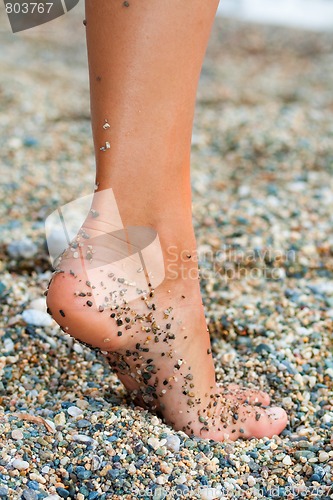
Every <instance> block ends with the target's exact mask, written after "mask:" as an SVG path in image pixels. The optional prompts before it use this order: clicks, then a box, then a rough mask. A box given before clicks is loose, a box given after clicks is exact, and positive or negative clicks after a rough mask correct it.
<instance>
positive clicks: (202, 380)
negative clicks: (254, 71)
mask: <svg viewBox="0 0 333 500" xmlns="http://www.w3.org/2000/svg"><path fill="white" fill-rule="evenodd" d="M126 5H127V4H126ZM216 7H217V2H216V1H215V0H210V1H209V2H202V0H192V1H191V5H190V6H189V5H188V3H187V2H184V1H181V0H170V1H168V2H161V1H155V2H134V1H133V2H129V6H127V7H126V6H125V3H123V2H122V1H119V3H118V2H115V1H114V2H110V1H109V0H99V2H98V4H97V3H96V2H93V0H87V1H86V10H87V42H88V56H89V70H90V86H91V109H92V126H93V137H94V143H95V151H96V164H97V173H96V183H97V194H99V193H100V194H102V203H99V201H98V199H97V198H96V204H97V206H98V212H99V215H98V216H97V217H96V216H95V217H91V216H90V217H88V218H87V220H86V223H85V227H84V230H85V231H86V232H88V233H89V234H90V236H92V237H94V236H97V237H98V236H99V235H101V234H103V233H104V234H107V233H108V231H109V230H110V228H111V226H112V224H113V222H114V216H115V214H114V207H113V204H112V203H111V200H110V202H108V196H107V193H108V191H107V190H108V189H112V190H113V193H114V195H115V199H116V201H117V205H118V208H119V211H120V214H121V218H122V221H123V224H124V225H125V226H147V227H152V228H154V229H155V230H156V231H157V233H158V235H159V239H160V243H161V247H162V252H163V255H164V262H165V271H166V277H165V280H164V282H163V283H162V284H161V285H160V286H159V287H158V288H157V289H156V290H155V291H153V290H151V289H150V290H149V293H148V294H147V295H145V296H142V297H140V298H139V297H138V299H137V300H135V301H132V302H131V303H126V301H123V302H122V304H121V305H119V304H118V305H117V308H115V312H113V313H111V314H110V312H111V311H110V309H109V310H104V306H103V307H102V310H101V312H102V314H101V313H100V312H99V311H98V310H94V308H92V307H90V305H91V304H92V301H91V300H87V296H88V295H89V292H91V290H90V287H91V284H89V285H87V284H86V282H87V280H86V279H85V272H84V270H83V269H80V265H81V263H80V262H78V261H77V260H76V261H75V259H73V255H72V254H70V256H69V257H67V259H66V262H67V264H66V263H65V262H63V270H64V271H69V269H70V270H71V271H72V272H71V273H68V272H65V273H62V274H60V275H58V276H56V278H55V280H54V281H53V283H52V285H51V287H50V290H49V296H48V304H49V307H50V309H51V311H52V313H53V315H54V317H55V319H56V320H57V321H58V323H59V324H61V325H62V326H63V327H65V328H66V331H68V333H70V334H72V335H74V336H76V337H77V338H79V339H81V340H83V341H85V342H88V343H89V344H93V345H95V346H97V347H99V348H101V349H102V350H103V351H105V352H106V353H107V356H108V357H109V359H110V363H111V366H113V368H114V369H115V370H116V371H117V372H118V374H119V376H120V378H121V380H123V382H124V383H125V385H126V386H127V387H128V388H129V389H132V390H133V389H134V390H135V391H139V392H140V394H141V396H142V398H143V400H144V401H145V402H146V403H147V404H148V405H149V406H150V407H152V408H155V409H157V410H159V411H161V412H162V413H163V415H164V417H165V418H166V420H167V421H168V422H170V423H172V425H173V426H174V427H175V428H177V429H183V430H184V431H185V432H188V433H194V434H197V435H199V434H201V435H203V436H204V437H211V438H214V439H219V440H222V439H224V438H225V437H226V435H227V436H229V437H230V438H231V439H235V438H237V437H251V436H258V437H260V436H264V435H273V434H277V433H279V432H280V431H281V430H282V429H283V428H284V426H285V424H286V416H285V414H284V413H283V411H282V410H280V411H277V410H276V413H275V417H274V418H272V417H269V415H268V413H269V412H268V411H266V410H264V409H263V408H260V406H258V405H257V403H259V404H260V403H261V404H264V405H265V404H268V402H269V398H268V397H267V395H265V394H262V393H260V392H259V391H257V392H256V391H252V392H251V391H242V390H240V389H237V388H235V387H228V388H224V389H221V388H218V387H217V386H216V383H215V375H214V367H213V361H212V356H211V351H210V341H209V335H208V333H207V328H206V324H205V318H204V313H203V309H202V303H201V298H200V290H199V284H198V280H197V279H193V276H194V275H195V273H196V270H197V264H196V262H195V260H194V259H193V258H191V256H193V255H194V254H195V239H194V234H193V227H192V221H191V217H192V216H191V190H190V145H191V133H192V122H193V115H194V105H195V94H196V88H197V83H198V78H199V74H200V70H201V65H202V60H203V56H204V53H205V49H206V45H207V41H208V37H209V32H210V29H211V25H212V22H213V18H214V14H215V10H216ZM103 193H106V196H104V195H103ZM97 239H98V238H97ZM107 241H110V239H109V238H108V239H107ZM81 244H82V245H84V244H85V243H84V242H83V243H81ZM110 245H111V246H112V245H113V243H112V242H111V243H110V244H109V243H106V239H103V244H102V245H100V246H101V247H103V250H105V247H108V246H110ZM171 249H172V252H171V251H170V250H171ZM97 254H98V249H97ZM184 256H185V261H186V262H184ZM66 266H67V267H66ZM97 281H98V282H99V280H98V279H97V278H96V283H95V284H94V287H95V291H96V290H98V289H99V287H100V288H103V293H104V294H105V291H104V288H105V287H104V284H103V285H102V286H101V285H99V284H97ZM77 292H79V293H77ZM101 292H102V290H101ZM90 295H91V293H90ZM90 295H89V296H90ZM118 306H119V307H118ZM65 309H66V310H65ZM106 309H107V308H106ZM110 316H111V318H110ZM128 327H129V328H128ZM244 401H245V403H244ZM251 403H252V404H251Z"/></svg>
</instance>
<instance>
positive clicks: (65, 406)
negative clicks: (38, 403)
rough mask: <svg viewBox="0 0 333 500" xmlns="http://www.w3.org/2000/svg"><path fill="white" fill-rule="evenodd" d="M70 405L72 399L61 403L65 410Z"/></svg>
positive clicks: (71, 404)
mask: <svg viewBox="0 0 333 500" xmlns="http://www.w3.org/2000/svg"><path fill="white" fill-rule="evenodd" d="M70 406H73V403H72V401H64V402H63V403H61V408H64V409H65V410H67V408H69V407H70Z"/></svg>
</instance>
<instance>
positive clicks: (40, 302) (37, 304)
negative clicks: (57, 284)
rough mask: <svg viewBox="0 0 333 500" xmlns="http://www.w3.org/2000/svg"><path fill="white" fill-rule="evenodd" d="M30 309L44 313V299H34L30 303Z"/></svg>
mask: <svg viewBox="0 0 333 500" xmlns="http://www.w3.org/2000/svg"><path fill="white" fill-rule="evenodd" d="M30 309H34V310H36V311H42V312H46V298H45V297H39V298H38V299H34V300H33V301H32V302H30Z"/></svg>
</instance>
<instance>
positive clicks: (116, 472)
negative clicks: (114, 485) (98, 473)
mask: <svg viewBox="0 0 333 500" xmlns="http://www.w3.org/2000/svg"><path fill="white" fill-rule="evenodd" d="M119 474H120V472H119V470H117V469H111V470H109V471H108V475H109V476H110V477H111V479H116V478H117V477H118V476H119Z"/></svg>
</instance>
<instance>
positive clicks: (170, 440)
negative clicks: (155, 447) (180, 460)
mask: <svg viewBox="0 0 333 500" xmlns="http://www.w3.org/2000/svg"><path fill="white" fill-rule="evenodd" d="M166 440H167V442H166V447H167V448H168V450H170V451H173V452H174V453H177V452H178V451H179V448H180V439H179V437H178V436H176V435H174V434H170V435H169V436H167V438H166Z"/></svg>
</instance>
